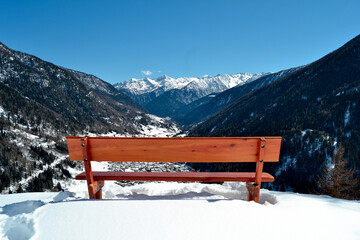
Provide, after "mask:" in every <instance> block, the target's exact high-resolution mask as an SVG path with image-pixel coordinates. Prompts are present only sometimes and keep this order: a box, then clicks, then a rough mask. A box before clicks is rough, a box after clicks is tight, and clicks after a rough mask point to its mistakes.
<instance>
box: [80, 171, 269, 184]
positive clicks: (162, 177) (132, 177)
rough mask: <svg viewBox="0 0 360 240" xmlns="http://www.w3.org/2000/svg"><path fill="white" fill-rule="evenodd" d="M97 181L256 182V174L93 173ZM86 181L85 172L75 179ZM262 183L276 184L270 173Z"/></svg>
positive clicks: (264, 174)
mask: <svg viewBox="0 0 360 240" xmlns="http://www.w3.org/2000/svg"><path fill="white" fill-rule="evenodd" d="M93 176H94V180H95V181H105V180H116V181H181V182H197V181H201V182H223V181H229V182H231V181H236V182H237V181H241V182H254V181H255V172H99V171H94V172H93ZM75 178H76V179H77V180H86V175H85V172H83V173H80V174H79V175H77V176H76V177H75ZM261 182H274V177H273V176H272V175H270V174H269V173H264V172H263V173H262V177H261Z"/></svg>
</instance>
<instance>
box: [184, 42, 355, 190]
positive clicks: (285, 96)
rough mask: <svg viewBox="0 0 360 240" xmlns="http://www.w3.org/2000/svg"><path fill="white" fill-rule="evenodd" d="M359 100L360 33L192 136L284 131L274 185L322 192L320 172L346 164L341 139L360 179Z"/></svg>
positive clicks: (244, 100)
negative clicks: (338, 156) (338, 158)
mask: <svg viewBox="0 0 360 240" xmlns="http://www.w3.org/2000/svg"><path fill="white" fill-rule="evenodd" d="M359 100H360V36H357V37H356V38H354V39H353V40H351V41H349V42H348V43H346V44H345V45H344V46H342V47H341V48H339V49H338V50H336V51H334V52H332V53H330V54H328V55H326V56H325V57H323V58H322V59H320V60H318V61H316V62H314V63H312V64H309V65H307V66H305V67H303V68H302V69H300V70H298V71H296V72H294V73H292V74H289V75H287V76H285V77H284V78H281V79H279V80H277V81H275V82H273V83H271V84H269V85H266V86H263V87H261V88H259V89H257V90H255V91H253V92H250V93H248V94H246V95H244V96H243V97H241V98H240V99H239V100H238V101H236V102H234V103H233V104H231V105H229V106H228V107H226V108H224V109H223V110H221V111H219V112H218V113H217V114H216V115H214V116H213V117H211V118H210V119H209V120H207V121H205V122H204V123H203V124H201V125H199V126H198V127H196V128H194V129H193V130H192V131H191V133H190V136H262V135H268V136H274V135H280V136H282V137H283V142H282V151H281V159H280V163H279V164H278V165H277V166H274V167H270V169H268V170H269V171H270V172H271V173H273V174H275V176H276V182H275V184H274V185H273V186H269V187H273V188H275V189H282V190H285V189H287V190H293V191H296V192H312V191H318V190H320V191H321V185H319V183H318V181H317V179H318V176H319V175H320V174H321V173H322V172H323V171H324V170H326V169H328V171H329V172H331V171H332V169H334V168H336V167H338V166H340V165H339V164H335V162H334V161H333V158H332V156H333V155H334V154H335V153H336V148H337V147H339V146H340V143H341V146H343V147H344V148H345V152H344V156H343V157H344V159H345V160H347V161H346V164H345V165H346V169H348V170H353V171H354V174H355V175H353V177H354V178H356V177H358V176H359V171H360V147H359V146H358V144H357V143H358V142H359V141H360V131H359V129H360V128H359V123H360V110H359V104H360V102H359ZM214 168H216V167H214ZM229 169H231V170H236V169H237V167H236V166H235V167H234V166H233V167H231V166H229ZM319 188H320V189H319ZM359 189H360V188H359V186H357V187H356V188H355V189H354V188H353V189H352V191H355V192H356V191H358V190H359Z"/></svg>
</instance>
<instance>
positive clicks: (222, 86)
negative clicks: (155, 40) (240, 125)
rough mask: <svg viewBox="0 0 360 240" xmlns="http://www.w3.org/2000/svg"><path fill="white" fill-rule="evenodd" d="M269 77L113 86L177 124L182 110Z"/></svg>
mask: <svg viewBox="0 0 360 240" xmlns="http://www.w3.org/2000/svg"><path fill="white" fill-rule="evenodd" d="M268 74H269V73H257V74H250V73H238V74H235V75H229V74H226V75H220V74H218V75H216V76H215V77H211V76H203V77H190V78H185V77H184V78H171V77H169V76H166V75H164V76H161V77H159V78H156V79H150V78H143V79H131V80H128V81H125V82H120V83H117V84H115V85H114V86H115V87H116V88H117V89H119V90H120V91H123V92H124V93H126V94H128V95H129V96H130V97H132V98H133V99H135V100H136V101H138V102H139V103H140V104H142V105H143V106H144V107H145V108H146V109H147V110H148V111H149V112H150V113H152V114H154V115H156V116H159V117H170V118H171V119H173V120H175V121H176V120H178V119H179V118H181V117H183V115H181V116H179V114H181V113H182V111H181V109H184V108H187V106H189V105H190V104H191V103H193V102H194V101H196V100H198V99H200V98H202V97H205V96H207V95H209V94H211V93H219V92H223V91H224V90H227V89H229V88H232V87H235V86H240V85H243V84H245V83H249V82H252V81H254V80H256V79H258V78H260V77H262V76H264V75H268Z"/></svg>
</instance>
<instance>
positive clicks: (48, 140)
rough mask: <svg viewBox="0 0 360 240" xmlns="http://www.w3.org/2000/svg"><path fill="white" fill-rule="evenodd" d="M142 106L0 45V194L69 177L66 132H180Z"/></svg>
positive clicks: (42, 187)
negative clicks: (145, 110)
mask: <svg viewBox="0 0 360 240" xmlns="http://www.w3.org/2000/svg"><path fill="white" fill-rule="evenodd" d="M142 109H143V108H142V106H140V105H139V104H138V103H136V102H135V101H134V100H132V99H131V98H129V97H128V96H127V95H125V94H124V93H122V92H120V91H118V90H117V89H115V88H114V87H113V86H112V85H111V84H108V83H106V82H104V81H102V80H101V79H99V78H97V77H95V76H92V75H89V74H86V73H81V72H77V71H74V70H69V69H66V68H63V67H60V66H57V65H55V64H52V63H49V62H46V61H44V60H41V59H40V58H37V57H35V56H32V55H29V54H26V53H22V52H19V51H15V50H12V49H10V48H8V47H7V46H5V45H4V44H2V43H0V151H1V157H0V192H2V191H3V192H11V191H17V189H19V191H22V190H27V191H42V190H54V189H55V187H56V186H55V185H56V184H57V183H59V184H60V181H61V182H62V183H64V181H65V180H66V179H68V178H69V177H71V175H70V173H69V170H71V167H76V166H73V164H72V163H70V162H69V161H68V160H66V159H67V151H66V143H65V138H64V137H65V135H94V134H102V135H104V134H111V135H112V136H113V135H116V136H132V135H134V136H149V135H153V134H154V132H156V133H157V134H162V135H163V136H165V135H172V134H175V133H176V132H178V131H179V130H178V128H177V126H176V124H174V123H172V122H169V121H167V120H164V119H161V118H158V117H155V116H153V115H150V114H148V113H146V112H144V111H142ZM69 166H70V168H69ZM68 169H69V170H68ZM60 186H61V184H60ZM24 188H25V189H24ZM57 189H59V188H57ZM55 190H56V189H55Z"/></svg>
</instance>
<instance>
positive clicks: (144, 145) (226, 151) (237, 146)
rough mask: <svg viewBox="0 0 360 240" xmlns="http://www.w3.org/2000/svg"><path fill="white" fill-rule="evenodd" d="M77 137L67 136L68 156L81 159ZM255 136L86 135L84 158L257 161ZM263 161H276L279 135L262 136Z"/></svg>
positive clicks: (98, 159)
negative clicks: (263, 139)
mask: <svg viewBox="0 0 360 240" xmlns="http://www.w3.org/2000/svg"><path fill="white" fill-rule="evenodd" d="M80 139H81V137H67V143H68V149H69V156H70V160H73V161H83V160H84V159H83V155H82V147H81V142H80ZM259 139H260V138H259V137H233V138H115V137H114V138H111V137H88V138H87V141H88V158H89V159H88V160H90V161H114V162H257V161H258V157H259V156H258V154H259ZM265 139H266V147H265V153H264V159H263V160H264V162H278V161H279V153H280V145H281V137H265Z"/></svg>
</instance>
